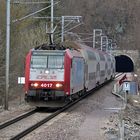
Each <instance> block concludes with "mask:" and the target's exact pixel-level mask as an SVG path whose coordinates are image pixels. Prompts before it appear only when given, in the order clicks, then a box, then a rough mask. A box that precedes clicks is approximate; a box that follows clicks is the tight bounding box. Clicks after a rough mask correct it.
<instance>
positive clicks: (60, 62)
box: [31, 54, 64, 69]
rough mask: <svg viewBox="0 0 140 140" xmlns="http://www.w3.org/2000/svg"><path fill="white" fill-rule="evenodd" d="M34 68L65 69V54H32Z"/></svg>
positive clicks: (32, 66)
mask: <svg viewBox="0 0 140 140" xmlns="http://www.w3.org/2000/svg"><path fill="white" fill-rule="evenodd" d="M31 68H32V69H46V68H49V69H63V68H64V55H59V54H58V55H50V54H46V55H41V54H39V55H32V57H31Z"/></svg>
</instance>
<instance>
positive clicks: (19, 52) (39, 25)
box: [0, 0, 47, 105]
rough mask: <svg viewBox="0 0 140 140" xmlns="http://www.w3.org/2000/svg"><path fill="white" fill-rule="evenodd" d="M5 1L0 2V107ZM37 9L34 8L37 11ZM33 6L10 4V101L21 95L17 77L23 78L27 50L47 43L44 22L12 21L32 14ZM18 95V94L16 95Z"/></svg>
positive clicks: (30, 20)
mask: <svg viewBox="0 0 140 140" xmlns="http://www.w3.org/2000/svg"><path fill="white" fill-rule="evenodd" d="M5 6H6V1H5V0H0V105H1V104H3V101H4V100H3V99H4V92H5V50H6V49H5V34H6V33H5V30H6V25H5V24H6V21H5V20H6V19H5V17H6V13H5V12H6V7H5ZM38 8H39V7H36V8H35V10H36V9H38ZM33 9H34V8H33V6H23V5H22V6H20V5H13V4H11V42H10V44H11V46H10V77H9V79H10V92H9V94H10V95H9V97H10V99H11V97H12V99H13V97H14V98H17V94H18V93H20V94H21V93H22V92H23V90H22V91H21V87H22V86H19V85H18V83H17V81H18V76H24V63H25V56H26V54H27V52H28V51H29V49H31V48H33V47H34V46H36V45H39V44H41V43H42V42H47V36H46V33H45V22H44V21H39V20H34V19H32V18H29V19H26V20H23V21H21V22H15V23H13V22H12V21H13V20H14V19H19V18H21V17H23V16H25V15H27V14H28V13H31V12H33ZM11 95H12V96H11ZM18 95H19V94H18Z"/></svg>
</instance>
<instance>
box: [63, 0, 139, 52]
mask: <svg viewBox="0 0 140 140" xmlns="http://www.w3.org/2000/svg"><path fill="white" fill-rule="evenodd" d="M62 3H63V4H62V5H63V8H62V11H63V12H62V13H65V15H80V16H83V22H84V26H81V28H79V29H78V32H89V33H92V30H93V28H94V29H103V30H104V31H105V33H106V34H107V35H108V36H109V37H111V38H114V40H116V42H117V44H118V47H119V48H123V49H139V44H140V39H139V38H140V8H139V7H140V1H139V0H76V1H75V0H65V1H63V2H62ZM64 5H65V6H64Z"/></svg>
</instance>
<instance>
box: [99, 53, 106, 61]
mask: <svg viewBox="0 0 140 140" xmlns="http://www.w3.org/2000/svg"><path fill="white" fill-rule="evenodd" d="M99 56H100V60H102V61H105V57H104V55H103V54H101V53H99Z"/></svg>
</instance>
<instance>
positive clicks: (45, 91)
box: [25, 50, 65, 107]
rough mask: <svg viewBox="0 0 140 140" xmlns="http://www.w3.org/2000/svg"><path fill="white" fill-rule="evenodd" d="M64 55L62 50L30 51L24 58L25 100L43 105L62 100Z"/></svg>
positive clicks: (63, 96)
mask: <svg viewBox="0 0 140 140" xmlns="http://www.w3.org/2000/svg"><path fill="white" fill-rule="evenodd" d="M64 57H65V51H62V50H61V51H59V50H33V51H31V53H30V55H28V56H27V58H26V71H25V80H26V85H25V86H26V101H28V102H29V103H31V104H33V105H36V106H39V107H43V106H48V105H47V104H48V103H49V105H50V103H51V101H54V100H56V101H59V102H60V101H61V100H62V101H63V100H64V98H65V94H64ZM53 103H54V102H53ZM56 105H57V104H56ZM57 106H58V105H57Z"/></svg>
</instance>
